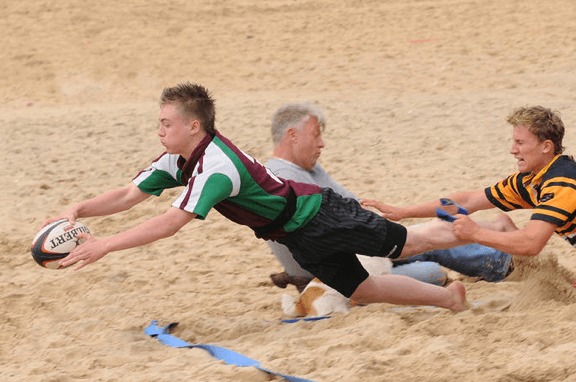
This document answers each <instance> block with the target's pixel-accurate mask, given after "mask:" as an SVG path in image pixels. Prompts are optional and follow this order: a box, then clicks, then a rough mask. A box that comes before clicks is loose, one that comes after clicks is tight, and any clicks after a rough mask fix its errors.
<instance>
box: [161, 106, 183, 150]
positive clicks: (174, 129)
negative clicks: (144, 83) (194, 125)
mask: <svg viewBox="0 0 576 382" xmlns="http://www.w3.org/2000/svg"><path fill="white" fill-rule="evenodd" d="M159 120H160V123H159V126H158V136H159V137H160V143H162V146H164V147H165V148H166V152H167V153H168V154H179V155H182V156H183V157H185V158H188V157H189V156H190V155H191V152H190V139H191V129H190V123H187V122H186V119H185V118H184V117H183V116H182V115H181V114H180V111H179V110H178V105H177V104H171V103H168V104H165V105H163V106H162V108H161V109H160V117H159Z"/></svg>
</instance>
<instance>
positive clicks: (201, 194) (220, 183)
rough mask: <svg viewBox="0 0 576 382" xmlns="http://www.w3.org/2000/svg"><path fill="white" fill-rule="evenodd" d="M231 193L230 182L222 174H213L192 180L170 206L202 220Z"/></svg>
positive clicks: (231, 185) (231, 186)
mask: <svg viewBox="0 0 576 382" xmlns="http://www.w3.org/2000/svg"><path fill="white" fill-rule="evenodd" d="M232 192H233V183H232V180H231V179H230V178H229V177H227V176H226V175H224V174H221V173H214V174H211V175H209V176H206V177H197V178H194V179H192V180H191V181H190V182H189V183H188V185H187V186H186V188H185V189H184V191H183V192H182V194H180V196H179V197H178V199H176V200H175V201H174V203H172V206H173V207H176V208H180V209H182V210H184V211H188V212H191V213H194V214H196V215H197V218H198V219H201V220H203V219H205V218H206V216H207V215H208V212H209V211H210V210H211V209H212V207H214V206H215V205H216V204H217V203H219V202H221V201H223V200H224V199H226V198H228V197H229V196H230V195H231V194H232Z"/></svg>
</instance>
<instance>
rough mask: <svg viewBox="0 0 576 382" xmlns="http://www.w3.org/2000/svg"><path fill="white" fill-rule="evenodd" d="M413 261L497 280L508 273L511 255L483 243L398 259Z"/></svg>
mask: <svg viewBox="0 0 576 382" xmlns="http://www.w3.org/2000/svg"><path fill="white" fill-rule="evenodd" d="M415 261H433V262H435V263H438V264H440V265H442V266H443V267H446V268H449V269H452V270H454V271H456V272H459V273H462V274H463V275H466V276H470V277H481V278H482V279H484V280H486V281H489V282H498V281H502V280H504V278H505V277H506V276H507V275H508V270H509V269H510V265H511V263H512V255H509V254H507V253H504V252H501V251H498V250H497V249H494V248H490V247H486V246H484V245H480V244H468V245H462V246H460V247H454V248H449V249H440V250H436V251H430V252H426V253H423V254H420V255H416V256H411V257H407V258H404V259H400V261H399V263H400V264H406V263H413V262H415ZM400 266H401V265H400Z"/></svg>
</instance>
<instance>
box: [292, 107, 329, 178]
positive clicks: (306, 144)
mask: <svg viewBox="0 0 576 382" xmlns="http://www.w3.org/2000/svg"><path fill="white" fill-rule="evenodd" d="M294 138H295V143H294V163H296V164H297V165H298V166H300V167H302V168H303V169H305V170H308V171H312V169H313V168H314V165H315V164H316V161H318V158H320V154H321V152H322V148H323V147H324V141H323V140H322V130H321V129H320V125H319V124H318V120H317V119H316V118H315V117H310V118H309V119H308V121H307V122H306V124H304V126H303V127H302V129H301V130H295V137H294Z"/></svg>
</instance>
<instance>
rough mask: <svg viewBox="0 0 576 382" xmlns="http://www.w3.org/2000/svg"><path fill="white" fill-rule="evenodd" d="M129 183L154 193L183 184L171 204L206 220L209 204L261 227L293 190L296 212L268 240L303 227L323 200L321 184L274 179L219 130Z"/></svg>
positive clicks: (240, 221) (239, 220) (160, 160)
mask: <svg viewBox="0 0 576 382" xmlns="http://www.w3.org/2000/svg"><path fill="white" fill-rule="evenodd" d="M133 182H134V183H135V184H136V185H137V186H138V188H139V189H140V190H141V191H143V192H145V193H147V194H152V195H157V196H158V195H160V194H161V193H162V191H163V190H165V189H167V188H173V187H179V186H184V190H183V191H182V193H181V194H180V196H179V197H178V198H177V199H176V200H175V201H174V203H172V206H174V207H176V208H180V209H182V210H184V211H188V212H191V213H194V214H196V215H197V217H198V218H199V219H205V218H206V216H207V215H208V212H209V211H210V209H211V208H212V207H214V208H215V209H216V210H217V211H218V212H220V213H221V214H222V215H224V216H225V217H226V218H228V219H230V220H232V221H233V222H236V223H238V224H242V225H246V226H248V227H250V228H253V229H256V228H260V227H264V226H266V225H267V224H269V223H270V222H271V221H273V220H274V219H275V218H276V217H277V216H278V215H279V214H280V212H281V211H282V210H283V209H284V206H285V205H286V203H287V199H288V196H289V194H290V189H292V190H293V192H294V194H295V195H296V211H295V213H294V214H293V215H292V217H291V218H290V220H289V221H288V222H287V223H286V224H284V226H283V228H282V229H280V230H278V231H275V232H273V233H272V234H270V235H267V236H266V237H263V238H264V239H272V240H274V239H278V238H280V237H283V236H285V235H286V234H287V233H288V232H292V231H295V230H297V229H299V228H301V227H304V226H305V225H306V224H307V223H308V222H309V221H310V220H311V219H312V218H313V217H314V216H315V215H316V213H317V212H318V210H319V209H320V204H321V202H322V191H321V189H320V187H318V186H316V185H312V184H305V183H297V182H294V181H291V180H285V179H282V178H278V177H277V176H275V175H274V174H273V173H272V172H271V171H270V170H268V169H267V168H266V167H264V166H263V165H262V164H260V163H259V162H258V161H257V160H256V159H254V158H253V157H251V156H250V155H248V154H246V153H245V152H243V151H242V150H240V149H239V148H238V147H236V146H235V145H234V144H232V142H230V141H229V140H228V139H226V138H225V137H223V136H222V135H220V133H218V132H216V135H215V136H214V137H212V136H210V135H208V136H206V138H205V139H204V140H203V141H202V142H200V144H199V145H198V147H196V149H195V150H194V152H193V153H192V155H191V156H190V158H188V160H185V159H184V158H183V157H181V156H179V155H174V154H167V153H164V154H162V155H161V156H160V157H159V158H158V159H156V160H155V161H154V162H153V163H152V164H151V165H150V166H149V167H148V168H146V169H145V170H143V171H141V172H140V173H139V174H138V175H137V176H136V177H135V178H134V180H133Z"/></svg>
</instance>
